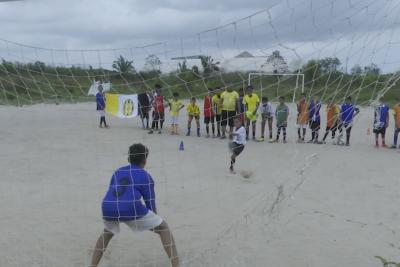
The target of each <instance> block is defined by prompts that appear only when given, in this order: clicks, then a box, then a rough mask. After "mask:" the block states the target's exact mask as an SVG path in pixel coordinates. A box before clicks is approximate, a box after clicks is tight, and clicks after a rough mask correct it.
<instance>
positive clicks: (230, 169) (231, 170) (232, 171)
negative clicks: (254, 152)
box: [229, 166, 236, 174]
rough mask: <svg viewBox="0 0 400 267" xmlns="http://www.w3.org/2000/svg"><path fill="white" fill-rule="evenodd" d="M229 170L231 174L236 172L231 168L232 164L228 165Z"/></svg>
mask: <svg viewBox="0 0 400 267" xmlns="http://www.w3.org/2000/svg"><path fill="white" fill-rule="evenodd" d="M229 171H230V172H231V173H232V174H236V172H235V170H234V169H233V167H232V166H230V167H229Z"/></svg>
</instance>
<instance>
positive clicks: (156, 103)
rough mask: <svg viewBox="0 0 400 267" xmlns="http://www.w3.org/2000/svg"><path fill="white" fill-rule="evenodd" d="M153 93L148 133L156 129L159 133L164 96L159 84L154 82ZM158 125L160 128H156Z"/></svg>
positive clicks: (161, 125) (162, 117)
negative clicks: (151, 120) (151, 117)
mask: <svg viewBox="0 0 400 267" xmlns="http://www.w3.org/2000/svg"><path fill="white" fill-rule="evenodd" d="M155 91H156V93H155V95H154V99H153V122H152V123H151V130H150V131H149V134H152V133H154V131H155V130H158V133H159V134H161V131H162V128H163V125H164V119H165V115H164V109H165V104H164V97H163V96H162V95H161V85H159V84H156V86H155ZM159 126H160V128H158V127H159Z"/></svg>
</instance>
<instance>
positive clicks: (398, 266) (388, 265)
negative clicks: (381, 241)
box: [375, 256, 400, 267]
mask: <svg viewBox="0 0 400 267" xmlns="http://www.w3.org/2000/svg"><path fill="white" fill-rule="evenodd" d="M375 258H377V259H378V260H379V261H380V262H381V263H382V266H383V267H400V263H398V262H394V261H387V260H386V259H385V258H383V257H381V256H375Z"/></svg>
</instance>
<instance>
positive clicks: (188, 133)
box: [186, 127, 190, 136]
mask: <svg viewBox="0 0 400 267" xmlns="http://www.w3.org/2000/svg"><path fill="white" fill-rule="evenodd" d="M189 135H190V127H188V130H187V133H186V136H189Z"/></svg>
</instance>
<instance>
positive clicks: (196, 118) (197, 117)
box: [189, 115, 200, 120]
mask: <svg viewBox="0 0 400 267" xmlns="http://www.w3.org/2000/svg"><path fill="white" fill-rule="evenodd" d="M193 118H194V119H195V120H200V116H193V115H189V119H193Z"/></svg>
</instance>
